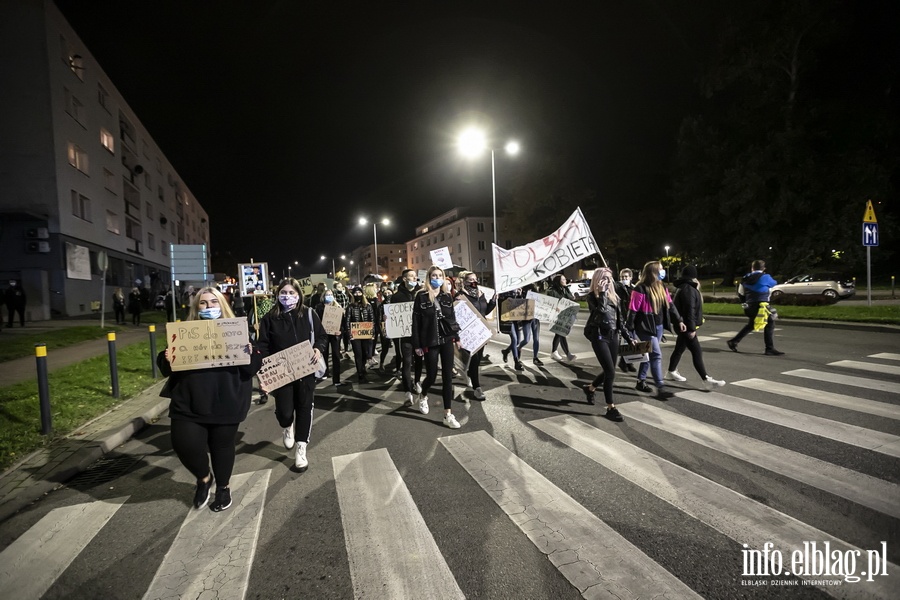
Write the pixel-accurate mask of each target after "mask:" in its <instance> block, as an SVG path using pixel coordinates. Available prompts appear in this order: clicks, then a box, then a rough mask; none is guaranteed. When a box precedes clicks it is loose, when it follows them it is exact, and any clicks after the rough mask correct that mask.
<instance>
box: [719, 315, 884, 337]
mask: <svg viewBox="0 0 900 600" xmlns="http://www.w3.org/2000/svg"><path fill="white" fill-rule="evenodd" d="M703 318H705V319H707V320H710V319H711V320H717V321H737V322H742V323H746V322H747V317H745V316H742V315H703ZM775 323H776V324H778V323H781V324H784V325H791V326H796V327H818V328H820V329H824V328H831V329H844V330H849V331H868V332H870V333H900V325H889V324H880V323H851V322H848V321H824V320H821V319H785V318H779V319H778V320H776V321H775Z"/></svg>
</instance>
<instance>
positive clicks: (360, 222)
mask: <svg viewBox="0 0 900 600" xmlns="http://www.w3.org/2000/svg"><path fill="white" fill-rule="evenodd" d="M368 222H369V221H368V219H366V218H365V217H360V218H359V224H360V225H365V224H366V223H368Z"/></svg>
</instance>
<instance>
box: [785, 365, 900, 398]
mask: <svg viewBox="0 0 900 600" xmlns="http://www.w3.org/2000/svg"><path fill="white" fill-rule="evenodd" d="M782 375H791V376H793V377H803V378H804V379H814V380H816V381H826V382H828V383H837V384H840V385H850V386H853V387H858V388H863V389H867V390H878V391H879V392H890V393H892V394H900V383H891V382H890V381H879V380H877V379H872V378H870V377H856V376H854V375H842V374H840V373H832V372H829V371H817V370H815V369H794V370H793V371H785V372H784V373H782Z"/></svg>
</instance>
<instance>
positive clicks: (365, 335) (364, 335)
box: [350, 321, 375, 340]
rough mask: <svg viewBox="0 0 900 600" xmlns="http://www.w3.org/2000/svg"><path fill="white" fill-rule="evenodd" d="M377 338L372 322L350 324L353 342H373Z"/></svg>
mask: <svg viewBox="0 0 900 600" xmlns="http://www.w3.org/2000/svg"><path fill="white" fill-rule="evenodd" d="M374 336H375V324H374V323H373V322H372V321H356V322H354V323H350V339H351V340H371V339H372V338H373V337H374Z"/></svg>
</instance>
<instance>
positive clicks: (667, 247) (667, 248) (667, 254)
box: [663, 246, 672, 258]
mask: <svg viewBox="0 0 900 600" xmlns="http://www.w3.org/2000/svg"><path fill="white" fill-rule="evenodd" d="M663 247H664V248H665V249H666V258H669V248H671V247H672V246H663Z"/></svg>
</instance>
